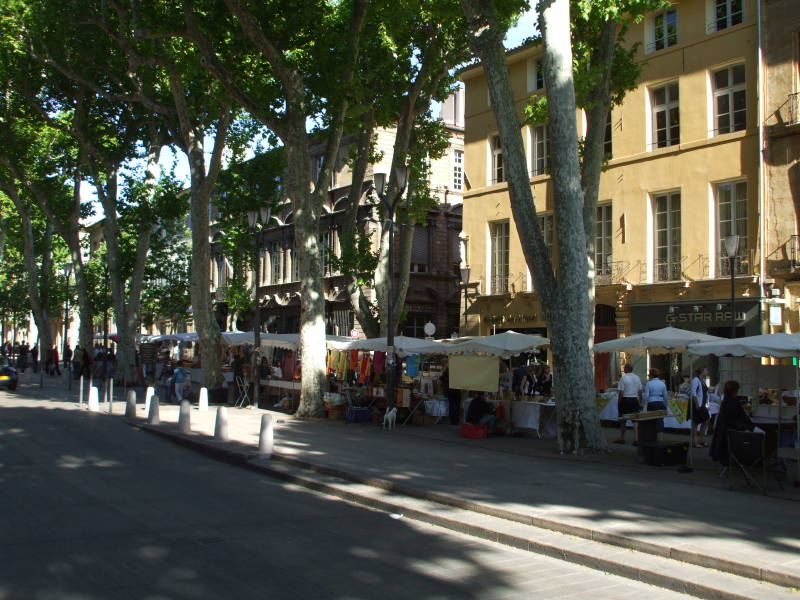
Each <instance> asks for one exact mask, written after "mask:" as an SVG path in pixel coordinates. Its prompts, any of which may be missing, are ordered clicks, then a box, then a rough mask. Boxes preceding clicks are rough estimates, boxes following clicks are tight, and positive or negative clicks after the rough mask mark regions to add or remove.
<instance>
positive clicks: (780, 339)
mask: <svg viewBox="0 0 800 600" xmlns="http://www.w3.org/2000/svg"><path fill="white" fill-rule="evenodd" d="M689 353H690V354H692V355H695V356H708V355H711V354H713V355H714V356H735V357H744V358H796V357H798V356H800V334H797V333H770V334H764V335H753V336H748V337H743V338H736V339H723V340H720V341H716V342H704V343H697V344H691V345H690V346H689ZM799 381H800V370H795V390H793V393H792V395H793V397H794V426H795V439H794V459H795V460H796V461H797V478H798V481H800V383H798V382H799ZM784 398H785V397H784V396H783V395H782V396H781V397H779V398H778V407H777V411H776V417H775V421H774V422H776V423H777V426H778V452H779V453H780V444H781V425H782V417H783V413H784V410H783V408H784V406H783V403H784ZM752 418H753V421H754V422H755V423H756V424H759V423H766V422H768V421H771V420H772V418H771V417H758V416H756V417H752Z"/></svg>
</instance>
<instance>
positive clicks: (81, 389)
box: [78, 375, 83, 406]
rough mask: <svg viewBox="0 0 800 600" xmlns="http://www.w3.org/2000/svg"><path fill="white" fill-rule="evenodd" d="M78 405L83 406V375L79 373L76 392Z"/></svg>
mask: <svg viewBox="0 0 800 600" xmlns="http://www.w3.org/2000/svg"><path fill="white" fill-rule="evenodd" d="M78 406H83V375H81V387H80V391H79V392H78Z"/></svg>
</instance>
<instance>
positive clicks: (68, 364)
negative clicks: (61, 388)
mask: <svg viewBox="0 0 800 600" xmlns="http://www.w3.org/2000/svg"><path fill="white" fill-rule="evenodd" d="M71 275H72V263H67V264H65V265H64V279H65V280H66V283H67V297H66V300H65V301H64V348H63V354H62V355H61V356H63V357H64V370H65V371H66V373H67V379H68V380H69V383H68V384H67V389H68V390H72V361H71V360H67V349H68V348H69V346H68V345H67V331H68V329H69V278H70V276H71Z"/></svg>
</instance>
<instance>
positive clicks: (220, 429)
mask: <svg viewBox="0 0 800 600" xmlns="http://www.w3.org/2000/svg"><path fill="white" fill-rule="evenodd" d="M214 439H215V440H217V441H219V442H227V441H228V440H229V439H230V438H229V437H228V409H227V408H226V407H224V406H219V407H217V420H216V422H215V423H214Z"/></svg>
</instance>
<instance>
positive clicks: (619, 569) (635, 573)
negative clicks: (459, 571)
mask: <svg viewBox="0 0 800 600" xmlns="http://www.w3.org/2000/svg"><path fill="white" fill-rule="evenodd" d="M125 421H126V422H127V423H128V424H130V425H132V426H134V427H137V428H139V429H142V430H144V431H146V432H148V433H152V434H155V435H157V436H158V437H161V438H164V439H166V440H168V441H171V442H173V443H175V444H177V445H180V446H183V447H186V448H190V449H193V450H197V451H200V452H202V453H204V454H206V455H208V456H210V457H212V458H215V459H217V460H220V461H223V462H227V463H229V464H232V465H235V466H239V467H243V468H246V469H249V470H253V471H257V472H260V473H263V474H265V475H268V476H271V477H274V478H276V479H279V480H282V481H287V482H290V483H295V484H298V485H302V486H303V487H306V488H308V489H312V490H314V491H317V492H321V493H325V494H329V495H332V496H335V497H338V498H341V499H343V500H346V501H349V502H352V503H355V504H359V505H362V506H367V507H369V508H373V509H376V510H381V511H386V512H402V513H404V514H405V515H407V516H409V517H410V518H413V519H414V520H418V521H421V522H424V523H428V524H431V525H436V526H439V527H443V528H446V529H449V530H451V531H455V532H459V533H463V534H466V535H470V536H473V537H478V538H481V539H486V540H490V541H494V542H498V543H500V544H503V545H507V546H511V547H514V548H518V549H522V550H527V551H530V552H535V553H538V554H544V555H547V556H551V557H554V558H558V559H561V560H566V561H568V562H573V563H576V564H580V565H584V566H587V567H590V568H593V569H598V570H603V571H607V572H609V573H613V574H615V575H619V576H622V577H626V578H628V579H634V580H637V581H642V582H644V583H649V584H651V585H656V586H658V587H662V588H665V589H670V590H673V591H676V592H680V593H685V594H690V595H693V596H697V597H700V598H708V599H714V600H749V599H750V598H751V596H746V595H741V594H739V593H736V592H734V591H730V590H722V589H719V588H716V587H712V586H708V585H704V584H701V583H697V582H690V581H686V580H685V579H684V578H682V577H674V576H671V575H669V574H665V573H659V572H656V571H652V570H648V569H642V568H637V567H632V566H630V565H628V564H626V563H625V562H617V561H614V560H611V559H607V558H603V557H599V556H596V555H593V554H587V553H583V552H577V551H574V550H565V549H563V548H560V547H557V546H554V545H550V544H542V543H539V542H537V541H536V540H533V539H528V538H525V537H520V536H515V535H510V534H507V533H501V532H498V531H494V530H491V529H488V528H485V527H480V526H474V525H469V524H467V523H464V522H462V521H458V520H455V519H451V518H447V517H443V516H439V515H434V514H431V513H427V512H424V511H419V510H415V509H409V507H407V506H403V505H400V504H393V503H390V502H387V501H385V500H381V499H377V498H370V497H368V496H365V495H362V494H358V493H354V492H348V491H345V490H341V489H340V488H337V487H336V486H334V485H330V484H327V483H324V482H320V481H315V480H313V479H309V478H306V477H302V476H300V475H296V474H293V473H289V472H287V471H285V470H282V469H280V468H273V467H271V466H269V465H268V464H267V463H266V462H265V461H258V458H257V454H256V453H255V451H254V452H252V453H248V452H245V451H239V450H236V449H232V448H230V446H231V443H230V442H221V443H217V442H214V441H213V440H212V439H210V438H209V439H206V438H204V437H203V438H200V437H199V435H198V434H182V433H180V432H179V431H178V430H177V428H176V429H174V430H173V429H171V428H169V427H164V426H163V425H161V426H152V425H148V424H146V423H141V422H140V421H139V420H136V419H125ZM272 462H279V463H283V464H285V465H287V466H290V467H295V468H298V469H302V470H306V471H310V472H314V473H317V474H320V475H325V476H329V477H334V478H337V479H342V480H344V481H349V482H352V483H360V484H363V485H366V486H369V487H373V488H376V489H380V490H383V491H387V492H392V493H395V494H399V495H403V496H408V497H411V498H415V499H418V500H424V501H428V502H432V503H435V504H440V505H443V506H448V507H452V508H456V509H460V510H465V511H469V512H474V513H476V514H482V515H486V516H488V517H493V518H497V519H501V520H505V521H510V522H514V523H519V524H521V525H526V526H531V527H536V528H539V529H544V530H548V531H552V532H556V533H560V534H564V535H569V536H574V537H577V538H581V539H585V540H590V541H592V542H597V543H602V544H607V545H609V546H616V547H618V548H623V549H626V550H631V551H636V552H640V553H642V554H649V555H653V556H657V557H662V558H667V559H672V560H675V561H679V562H682V563H687V564H689V565H693V566H696V567H701V568H708V569H714V570H716V571H720V572H722V573H727V574H730V575H734V576H738V577H743V578H746V579H749V580H752V581H753V582H754V583H755V582H766V583H770V584H774V585H777V586H781V587H783V588H787V591H788V588H800V578H798V577H795V576H793V575H790V574H787V573H780V572H777V571H772V570H769V569H764V568H759V567H754V566H751V565H747V564H744V563H739V562H735V561H729V560H725V559H719V558H716V557H713V556H708V555H704V554H699V553H696V552H690V551H686V550H681V549H679V548H673V547H670V546H663V545H659V544H654V543H652V542H646V541H642V540H637V539H634V538H628V537H625V536H622V535H617V534H612V533H608V532H603V531H598V530H595V529H592V528H589V527H582V526H579V525H573V524H568V523H563V522H561V521H556V520H553V519H546V518H542V517H536V516H531V515H524V514H521V513H516V512H513V511H509V510H505V509H500V508H496V507H494V506H491V505H487V504H482V503H479V502H472V501H469V500H463V499H461V498H457V497H455V496H450V495H447V494H442V493H438V492H430V491H426V490H421V489H418V488H414V487H410V486H406V485H402V484H398V483H395V482H393V481H389V480H386V479H381V478H377V477H371V476H365V475H359V474H357V473H353V472H349V471H345V470H342V469H337V468H335V467H329V466H324V465H319V464H316V463H312V462H308V461H305V460H302V459H297V458H292V457H287V456H284V455H280V454H273V455H272Z"/></svg>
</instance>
